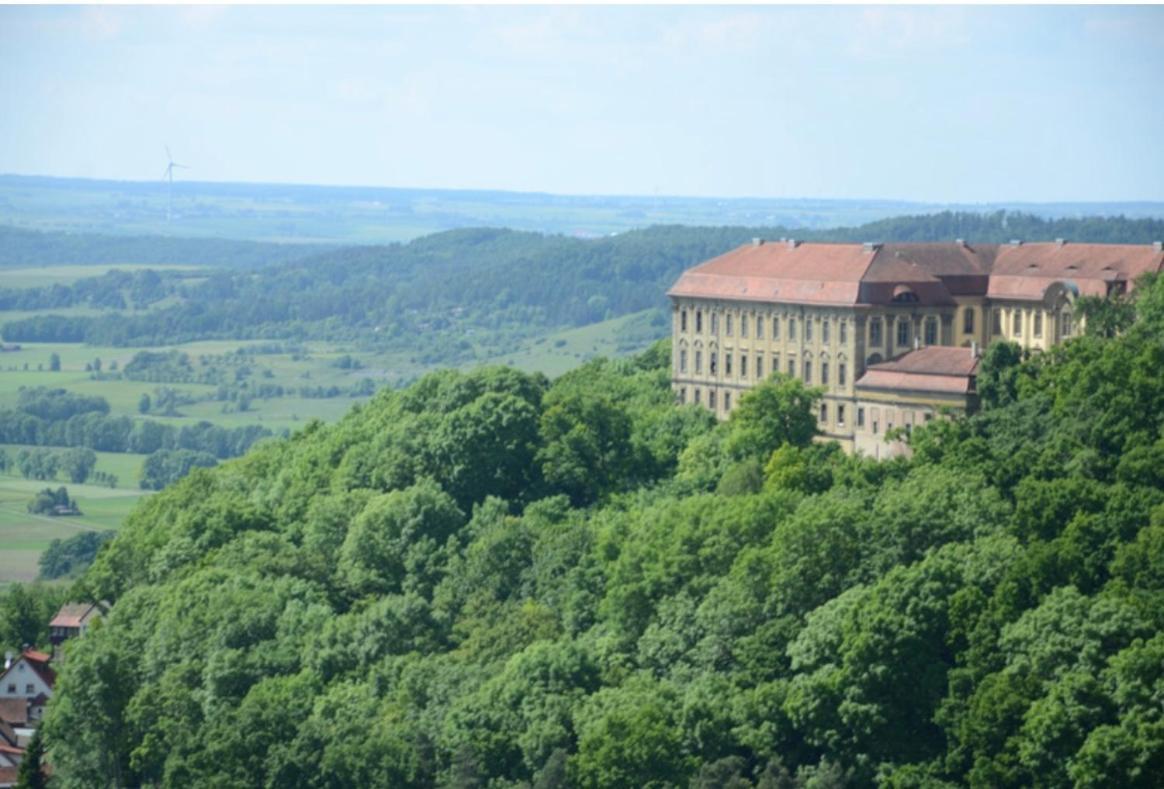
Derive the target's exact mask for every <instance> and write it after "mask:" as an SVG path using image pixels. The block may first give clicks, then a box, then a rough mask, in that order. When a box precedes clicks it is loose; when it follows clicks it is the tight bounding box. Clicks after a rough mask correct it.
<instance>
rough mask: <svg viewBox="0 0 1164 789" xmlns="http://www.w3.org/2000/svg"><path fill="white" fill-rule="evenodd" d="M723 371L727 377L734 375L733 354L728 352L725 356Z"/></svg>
mask: <svg viewBox="0 0 1164 789" xmlns="http://www.w3.org/2000/svg"><path fill="white" fill-rule="evenodd" d="M723 370H724V374H725V375H731V374H732V352H731V351H728V352H727V353H725V354H724V355H723Z"/></svg>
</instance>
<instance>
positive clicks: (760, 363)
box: [756, 354, 764, 378]
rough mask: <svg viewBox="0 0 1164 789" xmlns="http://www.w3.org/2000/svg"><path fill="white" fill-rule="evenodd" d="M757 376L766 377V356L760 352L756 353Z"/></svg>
mask: <svg viewBox="0 0 1164 789" xmlns="http://www.w3.org/2000/svg"><path fill="white" fill-rule="evenodd" d="M756 377H757V378H763V377H764V357H763V356H761V355H760V354H756Z"/></svg>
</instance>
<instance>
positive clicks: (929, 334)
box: [926, 318, 938, 345]
mask: <svg viewBox="0 0 1164 789" xmlns="http://www.w3.org/2000/svg"><path fill="white" fill-rule="evenodd" d="M937 344H938V319H937V318H926V345H937Z"/></svg>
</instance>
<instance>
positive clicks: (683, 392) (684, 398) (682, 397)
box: [679, 386, 687, 403]
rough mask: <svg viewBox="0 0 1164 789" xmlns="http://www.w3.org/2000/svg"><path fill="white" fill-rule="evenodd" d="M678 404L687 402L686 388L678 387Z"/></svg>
mask: <svg viewBox="0 0 1164 789" xmlns="http://www.w3.org/2000/svg"><path fill="white" fill-rule="evenodd" d="M679 402H680V403H686V402H687V387H686V386H680V387H679Z"/></svg>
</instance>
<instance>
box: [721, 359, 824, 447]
mask: <svg viewBox="0 0 1164 789" xmlns="http://www.w3.org/2000/svg"><path fill="white" fill-rule="evenodd" d="M821 394H823V390H821V389H811V388H809V387H806V386H805V385H804V382H803V381H801V380H799V379H797V378H789V377H788V376H785V375H783V374H780V373H776V374H774V375H772V376H771V377H770V378H769V379H768V380H767V381H764V382H763V383H761V384H759V385H757V386H755V387H753V388H752V389H751V390H749V391H747V392H745V393H744V394H743V395H742V396H741V397H740V404H739V405H738V406H737V407H736V408H735V410H733V411H732V415H731V418H730V420H729V422H728V435H727V439H726V442H725V448H726V450H727V452H728V454H729V455H730V456H731V457H733V458H737V459H742V458H745V457H755V458H759V459H761V460H762V461H767V459H768V456H769V455H771V454H772V452H773V451H774V450H776V449H778V448H779V447H780V446H781V445H782V444H791V445H792V446H798V447H801V446H807V445H808V444H809V442H811V441H812V438H813V436H815V435H816V433H817V430H816V417H815V416H814V415H813V409H814V407H815V405H816V403H817V401H818V400H819V399H820V396H821Z"/></svg>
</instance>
